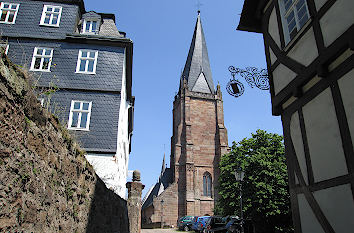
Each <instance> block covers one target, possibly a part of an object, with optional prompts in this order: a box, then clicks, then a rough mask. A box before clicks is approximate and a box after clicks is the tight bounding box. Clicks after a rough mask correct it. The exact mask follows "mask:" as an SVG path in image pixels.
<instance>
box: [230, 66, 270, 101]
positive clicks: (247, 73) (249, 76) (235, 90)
mask: <svg viewBox="0 0 354 233" xmlns="http://www.w3.org/2000/svg"><path fill="white" fill-rule="evenodd" d="M229 71H230V73H231V76H232V78H231V79H230V81H229V82H228V83H227V86H226V90H227V92H228V93H229V94H230V95H232V96H234V97H236V98H237V97H240V96H241V95H242V94H243V93H244V92H245V87H244V85H243V84H242V83H241V82H240V81H239V80H238V79H237V78H235V76H236V75H240V76H241V77H243V78H244V79H245V80H246V82H247V83H248V85H249V86H250V87H252V88H253V87H257V88H259V89H261V90H269V78H268V71H267V69H261V70H258V69H257V68H256V67H246V69H240V68H235V67H234V66H229Z"/></svg>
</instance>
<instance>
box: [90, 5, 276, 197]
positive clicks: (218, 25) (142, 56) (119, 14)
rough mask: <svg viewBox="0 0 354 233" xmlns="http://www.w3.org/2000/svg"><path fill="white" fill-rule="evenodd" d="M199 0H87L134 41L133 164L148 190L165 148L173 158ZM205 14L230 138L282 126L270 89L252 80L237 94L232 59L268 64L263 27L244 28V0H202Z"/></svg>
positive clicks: (242, 65)
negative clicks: (175, 119)
mask: <svg viewBox="0 0 354 233" xmlns="http://www.w3.org/2000/svg"><path fill="white" fill-rule="evenodd" d="M197 3H198V1H197V0H178V1H172V0H150V1H143V0H100V1H97V0H85V7H86V11H90V10H94V11H96V12H99V13H113V14H115V15H116V24H117V27H118V30H120V31H124V32H126V33H127V37H128V38H130V39H131V40H132V41H133V43H134V52H133V53H134V54H133V86H132V93H133V95H134V96H135V113H134V130H133V137H132V151H131V154H130V160H129V170H139V171H140V172H141V179H142V183H143V184H144V185H145V189H144V190H143V196H144V194H145V193H146V192H147V190H148V189H149V188H150V187H151V186H152V185H154V184H155V183H156V182H157V180H158V177H159V174H160V171H161V166H162V159H163V155H164V153H165V154H166V163H167V164H168V166H169V157H170V154H171V148H170V145H171V142H170V140H171V136H172V107H173V105H172V104H173V99H174V96H175V94H176V93H177V92H178V88H179V78H180V75H181V73H182V71H183V68H184V65H185V62H186V59H187V55H188V50H189V47H190V43H191V40H192V36H193V31H194V26H195V23H196V20H197V11H198V7H197V5H198V4H197ZM200 3H201V4H202V5H201V7H200V11H201V20H202V25H203V30H204V35H205V39H206V43H207V48H208V55H209V60H210V66H211V70H212V75H213V80H214V84H215V85H216V84H217V83H219V84H220V86H221V91H222V93H223V101H224V118H225V122H224V123H225V127H226V128H227V131H228V139H229V145H230V146H231V145H232V142H233V141H236V142H237V141H240V140H242V139H243V138H246V137H250V136H251V133H254V132H255V131H256V130H257V129H263V130H266V131H268V132H271V133H277V134H283V131H282V127H281V120H280V117H278V116H272V113H271V99H270V93H269V91H262V90H259V89H257V88H251V87H249V86H248V84H247V83H246V82H245V80H244V79H242V78H239V79H240V81H241V82H242V83H243V85H244V86H245V93H244V94H243V95H242V96H240V97H238V98H235V97H232V96H230V95H229V94H228V93H227V91H226V85H227V83H228V81H229V80H230V79H231V75H230V72H229V71H228V67H229V66H231V65H232V66H235V67H238V68H245V67H249V66H253V67H257V68H266V61H265V55H264V44H263V38H262V35H261V34H257V33H249V32H242V31H237V30H236V27H237V25H238V23H239V19H240V14H241V11H242V6H243V0H219V1H215V0H214V1H212V0H200Z"/></svg>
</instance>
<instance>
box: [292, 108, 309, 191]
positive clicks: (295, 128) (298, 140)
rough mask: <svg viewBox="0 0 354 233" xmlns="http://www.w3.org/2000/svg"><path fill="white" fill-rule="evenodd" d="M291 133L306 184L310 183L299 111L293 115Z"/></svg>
mask: <svg viewBox="0 0 354 233" xmlns="http://www.w3.org/2000/svg"><path fill="white" fill-rule="evenodd" d="M290 135H291V140H292V142H293V145H294V148H295V153H296V157H297V160H298V161H299V164H300V169H301V173H302V175H303V176H304V179H305V182H306V184H308V178H307V166H306V159H305V151H304V143H303V141H302V134H301V129H300V120H299V114H298V112H295V113H294V114H293V115H292V116H291V121H290Z"/></svg>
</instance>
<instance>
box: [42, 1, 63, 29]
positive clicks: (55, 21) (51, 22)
mask: <svg viewBox="0 0 354 233" xmlns="http://www.w3.org/2000/svg"><path fill="white" fill-rule="evenodd" d="M61 10H62V7H61V6H50V5H44V7H43V12H42V17H41V21H40V25H45V26H52V27H59V23H60V16H61Z"/></svg>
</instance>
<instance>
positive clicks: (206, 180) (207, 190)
mask: <svg viewBox="0 0 354 233" xmlns="http://www.w3.org/2000/svg"><path fill="white" fill-rule="evenodd" d="M203 195H204V196H208V197H211V175H210V173H209V172H205V173H204V175H203Z"/></svg>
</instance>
